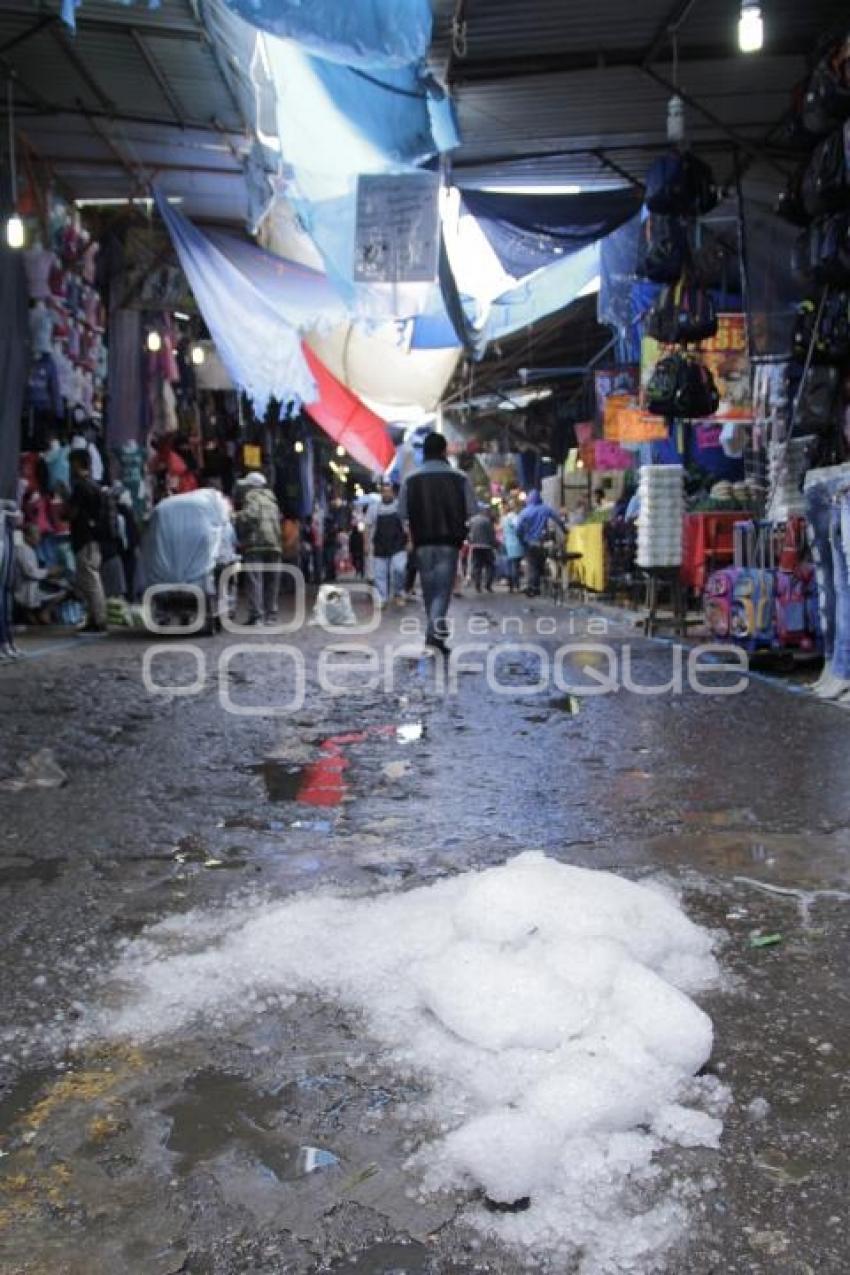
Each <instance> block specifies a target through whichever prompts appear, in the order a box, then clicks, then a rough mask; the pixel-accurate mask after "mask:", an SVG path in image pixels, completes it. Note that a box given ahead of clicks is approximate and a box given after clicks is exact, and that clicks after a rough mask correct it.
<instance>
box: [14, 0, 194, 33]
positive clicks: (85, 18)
mask: <svg viewBox="0 0 850 1275" xmlns="http://www.w3.org/2000/svg"><path fill="white" fill-rule="evenodd" d="M32 11H33V6H32V4H28V5H22V4H10V3H8V0H4V3H3V15H4V17H13V18H31V17H32ZM43 21H44V25H45V26H47V25H48V24H49V23H54V22H58V21H59V14H58V13H51V14H49V15H48V14H45V15H44V19H43ZM76 23H77V27H78V28H80V29H82V30H84V31H102V32H106V33H107V34H112V33H113V32H115V31H121V30H126V29H127V28H128V27H134V28H135V29H136V30H137V31H140V32H141V33H142V35H153V36H156V38H157V39H158V40H193V41H196V42H197V41H200V40H202V39H203V35H202V34H201V32H200V31H199V30H198V29H197V27H195V26H190V25H188V24H187V23H185V22H175V21H174V19H173V18H169V19H168V22H146V21H145V19H144V18H143V17H141V16H138V17H137V16H136V14H135V13H130V14H128V13H127V12H126V10H124V11H123V12H122V10H121V9H116V12H115V17H114V18H113V17H104V16H103V15H102V14H100V15H98V16H97V17H93V16H91V15H90V14H88V13H87V12H86V9H85V7H83V8H82V9H80V10H79V11H78V12H77V15H76Z"/></svg>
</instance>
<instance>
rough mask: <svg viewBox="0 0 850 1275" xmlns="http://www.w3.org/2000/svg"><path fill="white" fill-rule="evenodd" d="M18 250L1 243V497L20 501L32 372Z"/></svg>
mask: <svg viewBox="0 0 850 1275" xmlns="http://www.w3.org/2000/svg"><path fill="white" fill-rule="evenodd" d="M28 305H29V299H28V292H27V281H26V275H25V274H24V265H23V260H22V258H21V254H20V253H19V252H13V251H12V249H11V248H7V247H6V245H5V244H0V385H2V387H3V393H2V395H0V500H17V495H18V460H19V456H20V449H21V411H22V409H23V404H24V392H25V390H26V385H27V376H28V373H29V355H30V346H29V313H28Z"/></svg>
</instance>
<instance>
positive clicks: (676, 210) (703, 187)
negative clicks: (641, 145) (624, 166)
mask: <svg viewBox="0 0 850 1275" xmlns="http://www.w3.org/2000/svg"><path fill="white" fill-rule="evenodd" d="M718 199H719V195H718V191H717V186H716V185H715V182H714V174H713V173H712V171H711V169H710V168H709V166H708V164H706V163H705V162H704V161H703V160H701V159H699V158H698V157H697V156H696V155H694V153H693V152H692V151H679V150H674V151H669V152H668V153H667V154H666V155H659V157H658V159H656V160H654V161H653V163H652V164H651V165H650V168H649V172H648V173H647V175H646V195H645V201H646V206H647V208H648V209H649V211H650V212H654V213H663V214H664V215H665V216H669V217H700V216H702V215H703V214H704V213H707V212H711V210H712V208H714V207H715V206H716V205H717V203H718Z"/></svg>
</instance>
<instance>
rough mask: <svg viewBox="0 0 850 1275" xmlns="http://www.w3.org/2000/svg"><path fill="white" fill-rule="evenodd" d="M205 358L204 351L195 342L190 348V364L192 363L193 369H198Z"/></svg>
mask: <svg viewBox="0 0 850 1275" xmlns="http://www.w3.org/2000/svg"><path fill="white" fill-rule="evenodd" d="M206 357H207V354H206V350H205V349H204V347H203V346H202V345H199V344H198V343H197V342H196V343H195V344H194V345H193V346H192V362H193V363H194V365H195V367H200V366H201V364H202V363H203V362H204V360H205V359H206Z"/></svg>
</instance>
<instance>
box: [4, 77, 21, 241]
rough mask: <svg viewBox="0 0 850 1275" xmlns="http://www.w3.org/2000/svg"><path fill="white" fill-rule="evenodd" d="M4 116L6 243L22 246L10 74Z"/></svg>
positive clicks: (13, 108) (12, 91) (13, 105)
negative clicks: (8, 209) (8, 195)
mask: <svg viewBox="0 0 850 1275" xmlns="http://www.w3.org/2000/svg"><path fill="white" fill-rule="evenodd" d="M6 102H7V109H6V116H7V119H8V121H9V177H10V185H11V188H12V192H11V193H12V215H11V217H10V218H9V220H8V221H7V222H6V243H7V244H8V245H9V247H10V248H23V246H24V223H23V222H22V221H21V219H20V217H19V216H18V214H17V211H16V210H17V206H18V168H17V161H16V159H15V100H14V86H13V83H12V76H11V75H10V76H9V81H8V83H7V85H6Z"/></svg>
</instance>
